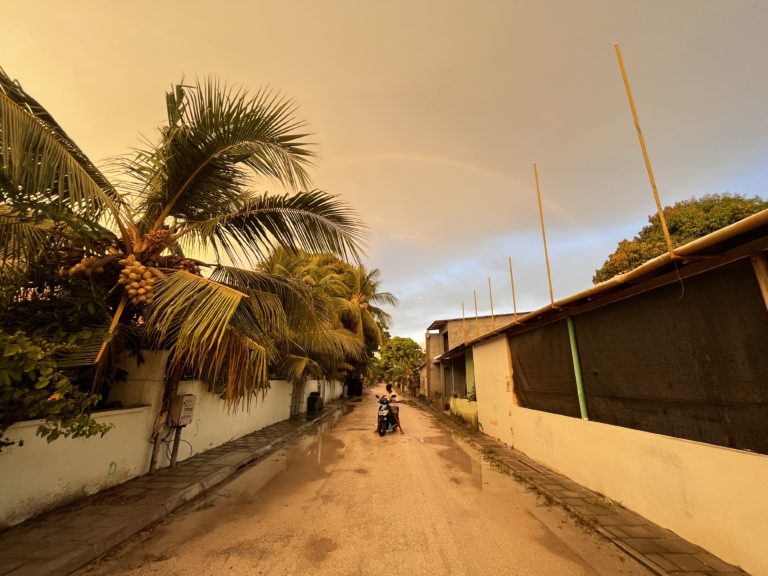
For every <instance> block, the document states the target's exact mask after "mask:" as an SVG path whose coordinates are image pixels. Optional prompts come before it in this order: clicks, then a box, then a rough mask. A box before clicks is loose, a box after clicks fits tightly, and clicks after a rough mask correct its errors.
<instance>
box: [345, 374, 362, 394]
mask: <svg viewBox="0 0 768 576" xmlns="http://www.w3.org/2000/svg"><path fill="white" fill-rule="evenodd" d="M362 395H363V381H362V380H359V379H357V378H354V379H350V380H349V381H348V382H347V396H362Z"/></svg>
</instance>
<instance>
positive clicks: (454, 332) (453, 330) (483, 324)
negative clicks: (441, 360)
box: [440, 314, 515, 352]
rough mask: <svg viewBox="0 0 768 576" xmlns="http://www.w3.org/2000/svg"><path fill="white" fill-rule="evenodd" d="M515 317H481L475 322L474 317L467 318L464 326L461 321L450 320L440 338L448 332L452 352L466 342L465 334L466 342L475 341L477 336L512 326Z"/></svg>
mask: <svg viewBox="0 0 768 576" xmlns="http://www.w3.org/2000/svg"><path fill="white" fill-rule="evenodd" d="M514 317H515V315H514V314H498V315H496V316H495V317H494V318H491V317H490V316H481V317H479V318H478V319H477V321H475V318H474V316H473V317H471V318H470V317H467V318H466V320H465V321H464V322H465V323H466V324H464V323H463V322H462V320H461V319H459V320H449V321H448V323H447V324H446V326H445V328H443V329H442V330H441V335H440V337H441V338H442V333H443V332H445V331H447V332H448V349H449V350H450V349H453V348H455V347H456V346H458V345H459V344H463V343H464V342H465V339H464V336H465V333H466V341H469V340H473V339H475V338H476V337H477V336H482V335H483V334H487V333H488V332H491V331H493V330H494V329H496V328H501V327H502V326H506V325H507V324H510V323H511V322H512V320H513V319H514ZM447 351H448V350H443V352H447Z"/></svg>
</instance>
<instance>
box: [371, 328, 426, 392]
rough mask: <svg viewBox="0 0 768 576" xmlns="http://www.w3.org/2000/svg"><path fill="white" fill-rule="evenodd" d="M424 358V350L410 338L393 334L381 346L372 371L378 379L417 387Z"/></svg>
mask: <svg viewBox="0 0 768 576" xmlns="http://www.w3.org/2000/svg"><path fill="white" fill-rule="evenodd" d="M424 358H425V356H424V351H423V350H422V349H421V346H419V345H418V344H417V343H416V342H415V341H414V340H413V339H412V338H403V337H401V336H395V337H393V338H391V339H390V340H389V341H388V342H387V343H386V344H384V346H382V348H381V352H380V354H379V357H378V358H377V359H376V360H375V362H374V366H373V370H372V372H373V374H374V375H375V377H377V378H378V379H380V380H388V381H390V382H394V383H396V384H398V385H399V386H401V387H404V388H408V387H412V388H413V387H418V383H419V368H421V366H422V365H423V364H424Z"/></svg>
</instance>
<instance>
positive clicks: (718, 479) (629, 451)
mask: <svg viewBox="0 0 768 576" xmlns="http://www.w3.org/2000/svg"><path fill="white" fill-rule="evenodd" d="M512 421H513V429H514V431H513V435H512V445H513V446H514V447H515V448H517V449H518V450H520V451H522V452H524V453H525V454H527V455H528V456H530V457H531V458H533V459H534V460H537V461H538V462H541V463H543V464H545V465H547V466H549V467H551V468H552V469H554V470H556V471H558V472H561V473H563V474H565V475H566V476H569V477H570V478H572V479H573V480H574V481H576V482H578V483H579V484H582V485H583V486H586V487H588V488H590V489H592V490H595V491H597V492H600V493H602V494H605V495H606V496H608V497H610V498H612V499H613V500H616V501H618V502H620V503H621V504H623V505H624V506H626V507H627V508H629V509H630V510H634V511H635V512H637V513H638V514H640V515H642V516H644V517H646V518H648V519H649V520H651V521H652V522H655V523H656V524H659V525H660V526H663V527H665V528H669V529H670V530H672V531H673V532H675V533H677V534H679V535H680V536H682V537H683V538H685V539H686V540H689V541H691V542H694V543H696V544H698V545H700V546H702V547H703V548H705V549H707V550H709V551H710V552H712V553H713V554H716V555H717V556H720V557H721V558H723V559H724V560H726V561H728V562H730V563H733V564H737V565H739V566H741V567H742V568H744V569H745V570H747V571H748V572H749V573H751V574H754V575H755V576H759V575H764V576H765V575H768V545H766V543H768V497H767V496H766V490H767V489H768V456H764V455H762V454H754V453H750V452H743V451H740V450H731V449H729V448H722V447H719V446H712V445H710V444H703V443H699V442H693V441H689V440H681V439H679V438H670V437H667V436H661V435H658V434H650V433H648V432H641V431H638V430H631V429H628V428H620V427H618V426H609V425H607V424H600V423H597V422H586V421H582V420H580V419H578V418H569V417H567V416H560V415H556V414H548V413H546V412H539V411H536V410H529V409H527V408H520V407H513V408H512Z"/></svg>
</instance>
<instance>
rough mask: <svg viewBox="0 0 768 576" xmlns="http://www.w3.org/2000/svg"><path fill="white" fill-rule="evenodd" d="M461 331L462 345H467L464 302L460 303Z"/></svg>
mask: <svg viewBox="0 0 768 576" xmlns="http://www.w3.org/2000/svg"><path fill="white" fill-rule="evenodd" d="M461 331H462V332H463V334H464V344H466V343H467V321H466V318H465V317H464V302H462V303H461Z"/></svg>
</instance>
